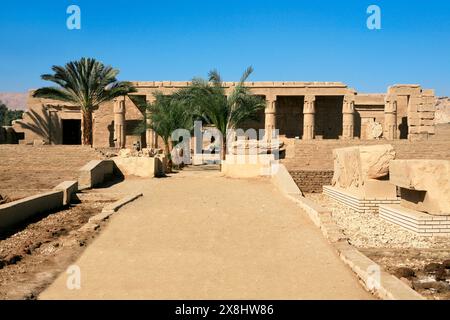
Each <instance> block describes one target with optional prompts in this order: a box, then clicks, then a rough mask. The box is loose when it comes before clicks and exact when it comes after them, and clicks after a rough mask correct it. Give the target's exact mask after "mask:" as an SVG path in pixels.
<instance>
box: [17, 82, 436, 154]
mask: <svg viewBox="0 0 450 320" xmlns="http://www.w3.org/2000/svg"><path fill="white" fill-rule="evenodd" d="M133 84H134V85H135V86H136V88H137V92H136V93H134V94H132V95H128V96H126V97H123V98H119V99H116V100H115V101H111V102H109V103H105V104H102V105H100V106H99V108H98V109H97V110H95V111H94V114H93V147H95V148H109V147H131V146H132V145H133V144H135V143H136V142H137V141H139V142H140V143H141V146H147V147H157V146H158V144H160V143H161V141H159V139H158V137H156V136H155V134H154V133H153V132H152V130H147V132H146V133H145V134H142V135H139V134H136V130H135V129H136V127H137V126H138V125H139V124H140V123H141V122H142V121H143V119H144V112H145V111H144V110H145V108H144V106H145V103H146V102H151V101H152V100H153V99H154V97H153V93H154V92H156V91H159V92H162V93H163V94H171V93H173V92H174V91H176V90H178V89H180V88H183V87H185V86H187V85H189V82H172V81H150V82H133ZM224 85H225V87H226V89H227V90H231V89H232V87H233V86H234V85H235V83H233V82H226V83H225V84H224ZM246 85H247V86H248V87H249V88H250V90H251V92H252V93H253V94H255V95H260V96H264V97H265V99H266V101H267V106H266V108H265V110H264V111H263V112H261V113H260V115H259V120H258V121H255V122H254V123H249V124H248V126H249V127H252V128H254V129H266V130H272V129H274V128H275V129H278V130H279V133H280V138H281V139H285V140H288V139H302V140H313V139H317V140H326V139H332V140H333V139H334V140H337V139H340V140H351V139H360V140H375V139H380V138H381V139H385V140H397V139H408V140H414V141H415V140H426V139H428V138H429V137H430V136H432V135H434V133H435V125H434V115H435V95H434V91H433V90H430V89H423V88H422V87H421V86H420V85H406V84H401V85H393V86H391V87H389V88H388V89H387V92H386V93H382V94H366V93H358V92H356V91H355V90H354V89H352V88H349V87H348V86H347V85H345V84H343V83H340V82H248V83H246ZM27 108H28V110H27V112H25V114H24V116H23V119H21V120H17V121H15V122H14V124H13V128H14V130H15V132H16V133H17V135H18V137H19V143H21V144H33V143H36V141H39V142H40V143H45V144H80V143H81V130H80V128H81V113H80V110H79V108H77V107H76V106H72V105H68V104H64V103H61V102H57V101H52V100H47V99H36V98H33V97H32V91H30V93H29V97H28V102H27Z"/></svg>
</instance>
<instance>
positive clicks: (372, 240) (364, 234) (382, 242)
mask: <svg viewBox="0 0 450 320" xmlns="http://www.w3.org/2000/svg"><path fill="white" fill-rule="evenodd" d="M305 196H306V197H307V198H309V199H311V200H312V201H314V202H316V203H318V204H320V205H321V206H323V207H325V208H328V209H331V210H332V215H333V218H334V220H335V222H336V223H337V225H338V226H339V227H340V228H342V229H343V232H344V234H345V235H346V236H347V237H348V238H349V241H350V243H351V244H352V245H354V246H356V247H359V248H408V249H410V248H416V249H442V248H449V247H450V239H449V238H445V237H423V236H418V235H416V234H414V233H412V232H410V231H407V230H405V229H402V228H400V227H399V226H396V225H394V224H391V223H389V222H387V221H385V220H383V219H381V218H380V217H379V216H378V215H377V214H369V213H359V212H356V211H354V210H352V209H350V208H348V207H346V206H344V205H342V204H340V203H339V202H337V201H335V200H333V199H331V198H329V197H328V196H326V195H324V194H306V195H305Z"/></svg>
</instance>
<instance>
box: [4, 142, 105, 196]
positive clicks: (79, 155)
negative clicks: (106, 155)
mask: <svg viewBox="0 0 450 320" xmlns="http://www.w3.org/2000/svg"><path fill="white" fill-rule="evenodd" d="M102 158H103V156H102V154H101V153H99V152H97V151H95V150H94V149H91V148H85V147H82V146H60V145H58V146H27V145H0V195H1V196H2V197H3V198H7V199H9V201H14V200H18V199H21V198H24V197H28V196H31V195H35V194H37V193H40V192H45V191H49V190H51V189H53V188H54V187H56V186H57V185H58V184H59V183H61V182H63V181H67V180H77V178H78V175H79V169H80V168H81V167H82V166H84V165H85V164H86V163H88V162H89V161H90V160H94V159H102Z"/></svg>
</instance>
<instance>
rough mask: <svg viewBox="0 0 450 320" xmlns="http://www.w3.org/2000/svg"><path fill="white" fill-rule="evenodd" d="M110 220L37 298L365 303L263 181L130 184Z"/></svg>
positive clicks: (193, 176)
mask: <svg viewBox="0 0 450 320" xmlns="http://www.w3.org/2000/svg"><path fill="white" fill-rule="evenodd" d="M110 189H112V190H111V191H114V192H127V191H130V190H133V191H137V190H142V191H143V192H144V197H141V198H140V199H138V200H137V201H135V202H133V203H131V204H129V205H127V206H126V207H125V208H123V209H122V210H121V211H120V212H119V213H118V214H116V215H114V216H113V217H112V219H111V221H110V222H109V224H108V226H107V227H106V228H105V230H103V231H102V233H101V234H100V236H99V237H98V238H97V239H96V240H95V241H94V242H93V243H92V244H91V245H90V246H89V247H88V248H87V249H86V251H85V252H84V253H83V255H82V256H81V257H80V259H79V260H78V262H77V263H76V264H77V265H78V266H79V267H80V269H81V289H80V290H69V289H67V287H66V279H67V275H66V274H61V275H60V277H59V278H58V279H57V280H56V281H55V283H53V284H52V285H51V286H50V287H49V288H48V289H47V290H46V291H44V292H43V293H42V294H41V296H40V298H41V299H370V298H372V296H371V295H370V294H368V293H367V292H365V291H364V290H363V289H362V287H361V285H360V284H359V283H358V281H357V279H356V277H355V276H354V275H353V273H352V272H351V271H350V270H349V269H348V268H347V267H346V266H345V265H344V264H343V263H342V262H341V261H340V260H339V258H338V257H337V255H336V254H335V252H334V250H333V249H332V248H331V246H330V245H329V244H328V243H327V242H326V240H325V239H324V238H323V236H322V234H321V233H320V231H319V230H318V228H316V227H315V226H314V225H313V224H312V222H311V221H310V220H309V219H308V217H307V216H306V215H305V214H304V213H303V212H302V211H301V210H300V209H299V208H298V207H297V206H296V205H295V204H294V203H292V202H291V201H290V200H288V199H287V198H285V197H284V196H283V195H282V194H280V193H279V192H278V191H277V190H276V189H275V188H274V186H273V185H272V184H271V183H270V182H269V181H268V180H264V179H257V180H235V179H227V178H224V177H220V175H219V174H218V173H217V172H183V173H179V174H176V175H173V176H172V177H169V178H165V179H153V180H127V181H125V182H123V183H121V184H118V185H115V186H113V187H112V188H110Z"/></svg>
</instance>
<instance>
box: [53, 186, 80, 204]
mask: <svg viewBox="0 0 450 320" xmlns="http://www.w3.org/2000/svg"><path fill="white" fill-rule="evenodd" d="M53 189H54V190H62V191H63V192H64V198H63V205H68V204H69V203H70V200H72V197H73V196H74V195H75V194H76V193H77V192H78V181H64V182H61V183H60V184H58V185H57V186H56V187H55V188H53Z"/></svg>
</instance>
